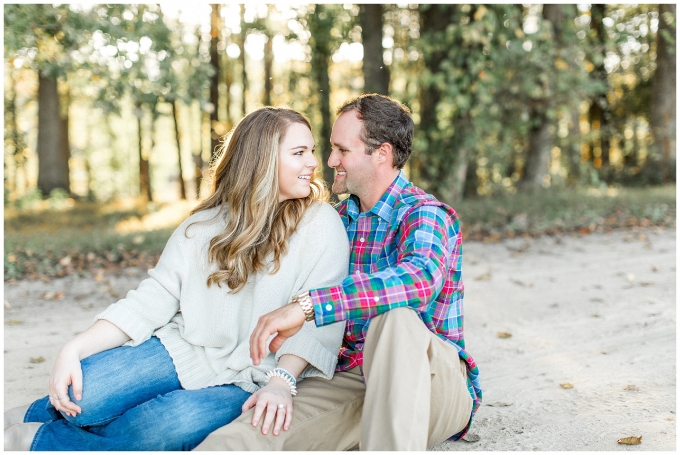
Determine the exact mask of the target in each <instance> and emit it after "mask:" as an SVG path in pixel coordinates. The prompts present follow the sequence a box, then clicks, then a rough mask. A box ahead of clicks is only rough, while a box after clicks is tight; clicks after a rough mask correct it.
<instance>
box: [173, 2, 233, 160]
mask: <svg viewBox="0 0 680 455" xmlns="http://www.w3.org/2000/svg"><path fill="white" fill-rule="evenodd" d="M210 6H211V7H212V12H211V14H210V65H211V66H212V68H213V75H212V76H211V77H210V104H212V107H213V109H212V111H210V158H211V159H212V158H213V157H214V156H215V150H217V147H218V146H219V144H220V142H219V139H220V135H219V134H217V131H216V130H215V128H216V127H217V124H218V122H219V118H218V116H217V114H218V110H219V109H218V108H219V105H220V92H219V90H218V87H219V83H220V79H221V78H220V56H219V54H218V53H217V43H218V42H219V40H220V5H210ZM173 106H174V104H173Z"/></svg>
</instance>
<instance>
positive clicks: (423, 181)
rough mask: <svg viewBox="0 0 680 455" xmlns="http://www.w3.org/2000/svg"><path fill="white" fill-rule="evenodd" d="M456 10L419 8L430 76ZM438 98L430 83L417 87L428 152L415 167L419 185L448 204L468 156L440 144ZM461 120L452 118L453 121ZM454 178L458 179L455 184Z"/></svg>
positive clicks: (457, 193) (452, 7) (459, 183)
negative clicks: (428, 45)
mask: <svg viewBox="0 0 680 455" xmlns="http://www.w3.org/2000/svg"><path fill="white" fill-rule="evenodd" d="M458 8H459V6H458V5H443V4H434V5H429V7H426V8H422V9H421V12H420V21H421V25H420V29H421V30H423V33H424V36H423V39H424V40H426V41H427V42H428V43H429V44H431V50H430V51H429V52H426V53H425V56H424V64H425V68H426V69H427V70H428V72H429V73H431V74H437V73H439V72H441V65H442V63H443V62H444V61H445V59H446V56H447V52H448V49H447V46H448V44H442V43H447V42H446V40H445V38H444V36H443V34H444V33H445V30H446V27H447V26H448V25H449V24H450V23H451V21H452V18H453V17H454V16H455V15H456V13H457V11H458ZM441 97H442V93H441V90H440V89H439V88H438V87H437V86H436V85H435V84H434V83H430V84H429V85H427V86H421V87H420V90H419V92H418V100H419V104H420V124H419V125H418V129H419V130H420V131H421V134H423V135H424V136H425V138H426V139H427V147H428V150H427V152H426V153H424V154H422V155H420V156H419V158H418V161H417V162H416V166H415V167H416V168H417V170H418V172H419V176H418V177H419V179H418V184H419V185H421V186H422V187H423V188H424V189H425V190H427V191H430V192H432V193H434V194H435V195H436V196H439V197H441V198H442V199H445V200H449V201H452V199H450V198H458V197H459V196H460V195H462V189H463V188H464V185H465V176H466V174H467V172H466V170H467V159H468V158H469V153H468V150H467V148H465V147H457V148H455V149H453V150H452V149H451V147H450V146H449V145H448V144H444V142H443V141H442V139H441V134H440V132H439V125H438V119H437V105H438V104H439V101H440V99H441ZM461 120H462V119H460V118H456V119H455V121H456V122H459V121H461ZM455 131H465V130H459V129H458V127H456V128H455ZM442 162H446V163H447V166H446V168H445V169H444V168H443V167H442V166H441V165H440V163H442ZM452 163H455V164H452ZM458 178H461V179H462V180H461V181H457V180H456V179H458ZM445 182H446V183H445Z"/></svg>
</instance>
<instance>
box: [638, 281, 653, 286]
mask: <svg viewBox="0 0 680 455" xmlns="http://www.w3.org/2000/svg"><path fill="white" fill-rule="evenodd" d="M639 284H640V286H654V282H652V281H640V283H639Z"/></svg>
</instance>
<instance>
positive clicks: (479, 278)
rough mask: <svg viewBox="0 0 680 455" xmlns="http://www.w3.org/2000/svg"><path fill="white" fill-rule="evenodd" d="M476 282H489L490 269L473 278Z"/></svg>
mask: <svg viewBox="0 0 680 455" xmlns="http://www.w3.org/2000/svg"><path fill="white" fill-rule="evenodd" d="M475 280H476V281H489V280H491V269H489V270H488V271H487V272H486V273H485V274H483V275H479V276H476V277H475Z"/></svg>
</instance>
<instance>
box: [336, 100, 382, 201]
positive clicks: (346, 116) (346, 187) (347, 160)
mask: <svg viewBox="0 0 680 455" xmlns="http://www.w3.org/2000/svg"><path fill="white" fill-rule="evenodd" d="M363 126H364V122H362V121H361V120H359V118H358V117H357V114H356V111H349V112H345V113H343V114H342V115H341V116H340V117H338V119H337V120H336V121H335V124H334V125H333V131H332V133H331V155H330V156H329V157H328V167H332V168H334V169H335V172H336V174H335V181H334V182H333V188H332V189H333V192H334V193H335V194H346V193H350V194H354V195H356V196H358V197H359V199H361V196H362V194H363V193H364V192H365V191H367V190H368V189H369V188H370V183H371V177H372V175H373V171H374V169H375V163H374V155H375V154H373V155H367V154H366V145H365V144H364V142H363V141H362V140H361V130H362V128H363Z"/></svg>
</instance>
